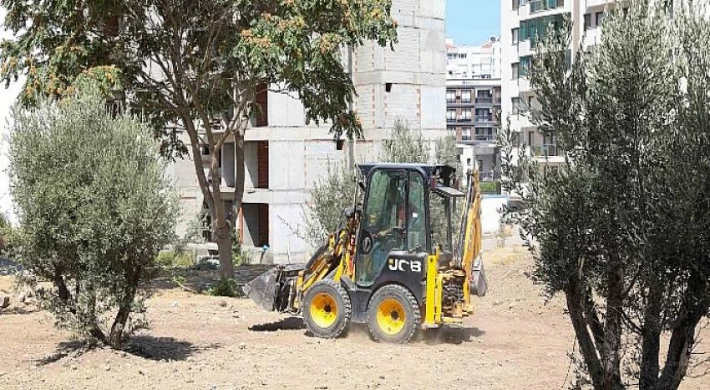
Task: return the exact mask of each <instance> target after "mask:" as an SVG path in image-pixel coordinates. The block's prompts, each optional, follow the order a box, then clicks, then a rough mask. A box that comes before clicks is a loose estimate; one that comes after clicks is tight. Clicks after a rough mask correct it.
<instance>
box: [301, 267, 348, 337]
mask: <svg viewBox="0 0 710 390" xmlns="http://www.w3.org/2000/svg"><path fill="white" fill-rule="evenodd" d="M303 304H304V305H303V321H304V322H305V323H306V327H307V328H308V330H309V331H310V332H311V333H313V335H314V336H316V337H321V338H329V339H332V338H336V337H338V336H340V335H341V334H342V333H343V332H344V331H345V330H346V328H347V326H348V323H349V322H350V314H351V312H352V309H351V305H350V296H349V295H348V293H347V291H345V289H344V288H343V286H341V285H340V283H339V282H336V281H335V280H333V279H323V280H321V281H318V282H316V283H315V284H314V285H313V286H311V288H309V289H308V291H307V292H306V295H305V297H304V299H303Z"/></svg>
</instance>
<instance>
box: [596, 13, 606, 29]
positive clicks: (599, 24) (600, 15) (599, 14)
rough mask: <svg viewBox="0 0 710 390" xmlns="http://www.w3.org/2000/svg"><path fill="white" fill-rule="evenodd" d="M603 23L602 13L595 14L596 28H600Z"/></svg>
mask: <svg viewBox="0 0 710 390" xmlns="http://www.w3.org/2000/svg"><path fill="white" fill-rule="evenodd" d="M603 22H604V12H597V26H601V25H602V23H603Z"/></svg>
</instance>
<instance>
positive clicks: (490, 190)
mask: <svg viewBox="0 0 710 390" xmlns="http://www.w3.org/2000/svg"><path fill="white" fill-rule="evenodd" d="M498 185H499V182H498V181H482V182H481V192H482V193H484V194H498V193H499V191H498Z"/></svg>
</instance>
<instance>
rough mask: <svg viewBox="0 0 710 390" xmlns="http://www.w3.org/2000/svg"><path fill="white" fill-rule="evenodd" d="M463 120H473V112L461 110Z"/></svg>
mask: <svg viewBox="0 0 710 390" xmlns="http://www.w3.org/2000/svg"><path fill="white" fill-rule="evenodd" d="M461 120H464V121H470V120H471V110H461Z"/></svg>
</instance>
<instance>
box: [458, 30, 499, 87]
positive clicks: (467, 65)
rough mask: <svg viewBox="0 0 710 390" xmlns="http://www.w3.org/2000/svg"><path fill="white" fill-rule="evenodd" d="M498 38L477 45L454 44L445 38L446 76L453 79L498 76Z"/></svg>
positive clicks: (494, 77) (496, 77) (495, 77)
mask: <svg viewBox="0 0 710 390" xmlns="http://www.w3.org/2000/svg"><path fill="white" fill-rule="evenodd" d="M500 61H501V44H500V39H499V38H496V37H491V38H490V40H488V41H486V42H485V43H483V44H482V45H479V46H467V45H456V44H455V43H454V40H453V39H451V38H447V39H446V76H447V77H448V78H453V79H475V78H487V79H490V78H493V79H499V78H500Z"/></svg>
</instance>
